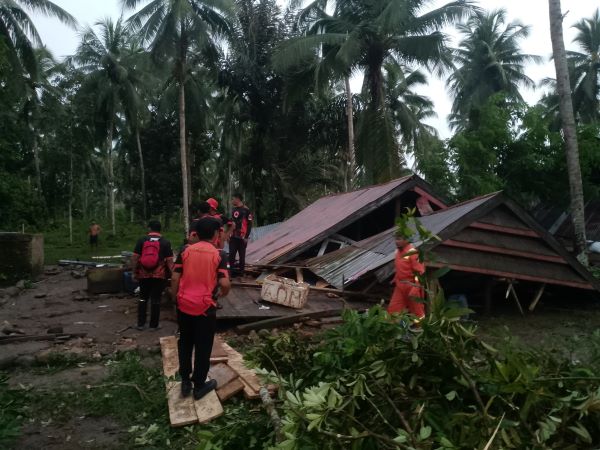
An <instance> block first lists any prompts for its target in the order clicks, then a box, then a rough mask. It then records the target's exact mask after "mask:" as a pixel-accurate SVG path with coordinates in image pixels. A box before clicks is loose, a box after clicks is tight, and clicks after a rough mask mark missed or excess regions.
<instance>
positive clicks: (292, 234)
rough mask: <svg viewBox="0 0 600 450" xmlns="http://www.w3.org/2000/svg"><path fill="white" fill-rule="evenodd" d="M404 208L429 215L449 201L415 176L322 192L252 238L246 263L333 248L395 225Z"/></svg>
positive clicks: (274, 261)
mask: <svg viewBox="0 0 600 450" xmlns="http://www.w3.org/2000/svg"><path fill="white" fill-rule="evenodd" d="M406 207H408V208H415V207H416V208H417V209H418V211H420V212H421V214H422V215H425V214H428V213H431V212H433V211H434V210H439V209H443V208H445V207H446V204H445V203H444V202H443V201H442V200H440V199H439V198H437V197H436V196H435V195H434V194H433V190H432V189H431V186H430V185H429V184H428V183H426V182H425V181H424V180H422V179H421V178H419V177H418V176H417V175H411V176H407V177H404V178H400V179H397V180H393V181H390V182H388V183H385V184H380V185H376V186H370V187H367V188H364V189H359V190H357V191H353V192H346V193H342V194H335V195H329V196H326V197H322V198H320V199H319V200H317V201H316V202H314V203H312V204H311V205H309V206H308V207H306V208H305V209H303V210H302V211H300V212H299V213H298V214H296V215H295V216H293V217H291V218H289V219H288V220H286V221H285V222H283V223H281V224H279V225H278V226H277V227H276V228H274V229H273V230H272V231H271V232H269V233H267V234H266V235H264V236H263V237H261V238H259V239H258V240H256V241H255V242H251V243H250V244H249V245H248V253H247V255H246V262H247V263H248V264H252V265H256V266H264V265H278V264H279V265H281V264H285V263H288V262H290V261H292V260H294V259H297V258H304V259H306V258H307V257H311V256H318V255H323V254H325V253H329V252H330V251H334V250H337V249H339V248H341V247H345V246H348V245H351V244H354V243H355V242H356V241H359V240H362V239H365V238H368V237H371V236H373V235H375V234H377V233H379V232H381V231H384V230H386V229H388V228H390V227H392V226H393V225H394V221H395V218H396V217H397V216H398V215H399V214H400V212H401V211H402V209H403V208H406Z"/></svg>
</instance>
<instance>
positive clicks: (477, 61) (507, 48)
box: [449, 9, 540, 128]
mask: <svg viewBox="0 0 600 450" xmlns="http://www.w3.org/2000/svg"><path fill="white" fill-rule="evenodd" d="M458 29H459V31H460V32H461V33H462V35H463V39H462V40H461V42H460V44H459V46H458V48H456V49H455V50H454V58H455V64H456V65H457V67H456V69H455V70H454V71H453V72H452V74H451V75H450V78H449V86H450V91H451V93H452V95H453V96H454V103H453V105H452V115H451V122H452V125H453V126H454V127H457V128H461V127H465V126H468V125H471V126H476V123H472V122H473V121H476V117H477V111H478V110H479V109H480V108H481V107H482V106H483V105H484V104H485V102H486V101H487V99H488V98H490V97H491V96H492V95H494V94H497V93H499V92H503V93H504V95H505V98H506V99H507V100H508V101H512V100H514V101H522V100H523V99H522V97H521V93H520V92H519V88H521V87H529V88H533V87H534V86H535V83H534V82H533V80H531V78H529V77H528V76H527V75H525V65H526V64H528V63H531V62H539V61H540V57H539V56H534V55H528V54H525V53H522V52H521V49H520V41H521V40H522V39H524V38H526V37H527V36H529V31H530V29H529V27H528V26H525V25H523V24H521V23H520V22H518V21H513V22H510V23H508V24H506V10H504V9H498V10H495V11H490V12H486V11H475V12H474V13H473V15H472V16H471V17H470V18H469V20H468V21H467V23H465V24H463V25H459V27H458Z"/></svg>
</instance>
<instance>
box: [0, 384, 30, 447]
mask: <svg viewBox="0 0 600 450" xmlns="http://www.w3.org/2000/svg"><path fill="white" fill-rule="evenodd" d="M7 381H8V376H7V375H6V374H4V373H0V448H10V447H11V445H12V444H13V443H14V442H15V441H16V439H17V438H18V437H19V436H20V430H21V424H22V423H23V414H22V412H23V408H24V401H23V396H21V395H19V392H18V391H14V390H11V389H9V387H8V382H7Z"/></svg>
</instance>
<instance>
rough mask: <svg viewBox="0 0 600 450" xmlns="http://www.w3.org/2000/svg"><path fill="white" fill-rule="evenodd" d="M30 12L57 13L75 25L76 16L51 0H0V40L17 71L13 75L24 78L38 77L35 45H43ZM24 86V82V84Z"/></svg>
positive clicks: (48, 14) (10, 62)
mask: <svg viewBox="0 0 600 450" xmlns="http://www.w3.org/2000/svg"><path fill="white" fill-rule="evenodd" d="M30 12H34V13H38V14H43V15H46V16H48V17H55V18H57V19H58V20H60V21H61V22H63V23H65V24H67V25H70V26H73V27H74V26H75V25H76V23H77V22H76V20H75V18H74V17H73V16H71V15H70V14H69V13H68V12H66V11H65V10H64V9H62V8H60V7H59V6H57V5H55V4H54V3H53V2H51V1H49V0H0V41H1V42H2V44H3V45H2V47H4V48H3V53H4V54H3V57H4V58H5V59H6V61H7V62H8V66H9V67H10V70H11V71H12V73H13V79H14V80H17V81H19V80H20V81H21V82H24V81H25V78H26V77H30V78H33V79H38V69H39V65H38V64H37V59H36V55H35V51H34V48H35V47H36V46H41V45H42V40H41V38H40V35H39V34H38V32H37V29H36V28H35V25H34V23H33V21H32V20H31V17H30V16H29V13H30ZM21 87H23V84H21Z"/></svg>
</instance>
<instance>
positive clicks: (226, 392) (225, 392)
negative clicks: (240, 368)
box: [217, 377, 245, 402]
mask: <svg viewBox="0 0 600 450" xmlns="http://www.w3.org/2000/svg"><path fill="white" fill-rule="evenodd" d="M244 386H245V385H244V382H243V381H242V380H241V379H240V378H239V377H238V378H236V379H235V380H233V381H231V382H229V383H227V384H226V385H225V386H223V387H220V388H219V389H217V397H219V400H221V402H224V401H227V400H229V399H230V398H231V397H233V396H234V395H236V394H238V393H240V392H242V391H243V390H244Z"/></svg>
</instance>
